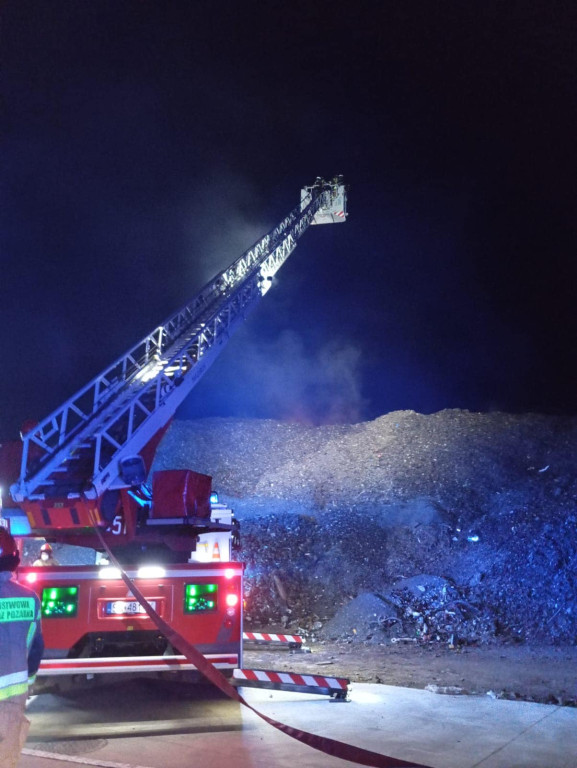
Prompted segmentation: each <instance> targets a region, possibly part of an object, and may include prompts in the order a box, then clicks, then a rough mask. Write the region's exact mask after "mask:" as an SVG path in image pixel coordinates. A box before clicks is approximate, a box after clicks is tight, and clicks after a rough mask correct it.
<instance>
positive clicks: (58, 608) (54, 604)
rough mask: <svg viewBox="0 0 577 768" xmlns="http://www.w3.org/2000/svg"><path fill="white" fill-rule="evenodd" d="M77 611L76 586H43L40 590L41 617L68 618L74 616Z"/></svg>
mask: <svg viewBox="0 0 577 768" xmlns="http://www.w3.org/2000/svg"><path fill="white" fill-rule="evenodd" d="M77 611H78V587H45V588H44V589H43V590H42V606H41V613H42V618H44V619H57V618H62V617H69V618H70V617H73V616H76V612H77Z"/></svg>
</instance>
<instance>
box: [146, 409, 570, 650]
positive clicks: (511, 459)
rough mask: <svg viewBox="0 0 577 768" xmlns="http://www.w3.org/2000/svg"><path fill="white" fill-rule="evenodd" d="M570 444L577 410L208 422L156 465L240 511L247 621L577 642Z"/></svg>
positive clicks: (367, 633) (331, 631)
mask: <svg viewBox="0 0 577 768" xmlns="http://www.w3.org/2000/svg"><path fill="white" fill-rule="evenodd" d="M576 449H577V420H576V419H571V418H561V417H555V416H543V415H538V414H521V415H513V414H505V413H484V414H480V413H471V412H469V411H461V410H446V411H440V412H439V413H434V414H431V415H422V414H418V413H415V412H413V411H399V412H394V413H390V414H387V415H385V416H382V417H380V418H378V419H375V420H374V421H369V422H364V423H358V424H350V425H346V424H340V425H330V426H320V427H313V426H310V425H303V424H295V423H284V422H275V421H271V420H247V419H201V420H198V421H189V422H185V421H176V422H175V423H174V424H173V425H172V426H171V428H170V430H169V431H168V433H167V435H166V436H165V438H164V440H163V442H162V444H161V446H160V449H159V452H158V455H157V460H156V464H155V469H168V468H192V469H195V470H197V471H199V472H204V473H206V474H209V475H212V477H213V485H214V487H215V489H216V490H218V491H219V493H220V496H221V499H222V500H223V501H225V502H226V503H228V504H229V505H230V506H231V507H232V508H233V509H234V510H235V513H236V517H237V518H238V520H239V521H240V524H241V542H242V550H241V553H240V554H239V559H242V560H243V561H244V562H245V563H246V564H247V571H246V577H247V625H248V626H251V625H252V626H254V627H267V628H272V627H276V628H277V629H278V630H279V631H280V630H281V629H282V630H285V631H287V630H290V631H298V632H299V633H302V634H305V636H308V637H310V638H317V639H318V638H322V637H324V636H331V637H336V638H340V640H341V641H342V642H348V641H351V642H358V641H359V640H362V641H363V642H372V643H375V642H383V643H389V642H393V641H397V642H400V638H409V639H410V640H411V641H415V642H418V643H424V642H426V643H444V644H454V645H466V644H485V643H491V642H494V641H502V642H508V643H511V642H515V643H522V642H533V643H541V644H542V643H547V644H575V643H576V642H577V512H576V509H577V503H576V502H577V475H576V473H575V467H574V457H575V455H576V453H577V450H576ZM421 587H423V589H421ZM353 630H356V632H354V631H353Z"/></svg>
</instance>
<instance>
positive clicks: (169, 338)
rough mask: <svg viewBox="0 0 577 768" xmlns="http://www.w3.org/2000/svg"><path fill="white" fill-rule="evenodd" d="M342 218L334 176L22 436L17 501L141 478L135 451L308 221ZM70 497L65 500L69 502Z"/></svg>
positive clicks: (88, 493)
mask: <svg viewBox="0 0 577 768" xmlns="http://www.w3.org/2000/svg"><path fill="white" fill-rule="evenodd" d="M345 219H346V190H345V186H344V184H343V181H342V177H337V178H335V179H333V180H332V181H330V182H325V181H323V180H322V179H320V178H317V180H316V182H315V184H314V185H312V186H311V187H305V188H304V189H303V191H302V193H301V203H300V205H299V206H298V207H297V208H295V209H294V210H293V211H291V213H289V215H288V216H287V217H286V218H285V219H284V220H283V221H282V222H281V223H280V224H279V225H278V226H277V227H276V228H275V229H274V230H272V232H269V233H268V234H266V235H265V236H264V237H263V238H261V239H260V240H259V241H258V242H257V243H255V245H253V247H252V248H250V249H249V250H247V251H246V252H245V253H243V254H242V256H240V258H238V259H237V260H236V261H234V262H233V263H232V264H231V265H230V266H229V267H228V268H227V269H225V270H224V271H223V272H221V273H220V274H218V275H217V276H216V277H215V278H214V279H213V280H211V281H210V282H209V283H208V284H207V285H206V286H205V287H204V288H203V289H202V291H200V293H199V294H198V295H197V296H195V297H194V298H193V299H192V301H190V302H189V303H188V304H187V305H186V306H184V307H183V308H182V309H180V310H179V311H178V312H176V313H175V314H174V315H173V316H172V317H170V318H169V319H168V320H167V321H166V322H165V323H164V324H163V325H160V326H158V327H157V328H155V329H154V331H152V333H150V334H149V335H148V336H146V337H145V338H144V339H142V341H140V342H139V343H138V344H136V346H134V347H133V348H132V349H131V350H130V351H129V352H128V353H126V354H125V355H124V356H123V357H121V358H119V359H118V360H117V361H116V362H115V363H113V364H112V365H111V366H110V367H109V368H107V369H106V370H105V371H104V372H103V373H101V374H100V375H98V376H96V377H95V378H94V379H93V380H92V381H91V382H90V383H89V384H87V385H86V386H85V387H84V388H83V389H81V390H80V391H79V392H77V393H76V394H75V395H74V396H73V397H71V398H70V399H69V400H68V401H67V402H65V403H64V404H63V405H62V406H61V407H60V408H58V409H57V410H55V411H54V412H53V413H52V414H50V415H49V416H48V417H47V418H45V419H44V420H43V421H41V422H40V423H39V424H37V425H36V426H34V427H33V429H32V430H30V431H29V432H28V433H27V434H25V435H23V443H24V445H23V455H22V467H21V475H20V479H19V480H18V482H17V483H15V484H14V485H13V486H12V488H11V493H12V496H13V498H14V499H15V501H17V502H35V501H38V502H40V503H41V502H42V500H44V499H56V498H58V499H66V500H74V499H75V498H80V497H82V498H84V499H99V498H101V497H102V495H103V494H104V493H105V492H106V491H107V490H110V489H115V488H126V487H129V486H135V485H137V484H139V483H141V482H144V480H145V477H144V476H143V473H144V466H143V462H142V459H141V458H140V454H141V452H142V451H143V450H144V449H145V448H146V446H148V445H150V444H151V443H152V442H153V441H154V438H155V436H157V435H158V434H159V433H160V434H161V433H162V430H163V429H164V428H166V426H167V425H168V424H169V423H170V420H171V419H172V417H173V415H174V413H175V411H176V409H177V408H178V406H179V405H180V404H181V403H182V402H183V400H184V399H185V398H186V397H187V396H188V394H189V393H190V391H191V390H192V389H193V387H194V386H195V385H196V384H197V383H198V381H199V380H200V379H201V377H202V376H203V375H204V373H205V372H206V371H207V369H208V368H209V366H210V365H211V364H212V363H213V362H214V360H215V359H216V357H217V355H218V354H219V352H220V351H221V350H222V348H223V347H224V345H225V344H226V342H227V341H228V339H229V337H230V336H231V334H232V332H233V331H234V329H235V328H236V327H237V325H238V324H240V322H241V321H242V320H243V319H244V318H245V317H246V315H247V313H248V312H249V311H250V310H251V309H252V308H253V307H254V306H255V305H256V303H257V302H258V300H259V299H260V298H261V297H262V296H263V295H264V294H265V293H266V291H267V290H268V288H269V287H270V285H271V282H272V278H273V276H274V275H275V273H276V272H277V270H278V269H279V268H280V267H281V266H282V264H283V263H284V262H285V261H286V259H287V258H288V256H289V255H290V254H291V253H292V251H293V250H294V249H295V247H296V244H297V241H298V240H299V238H300V237H301V236H302V235H303V234H304V232H305V231H306V230H307V228H308V227H309V226H310V225H311V224H317V223H330V222H339V221H344V220H345ZM69 503H70V502H69Z"/></svg>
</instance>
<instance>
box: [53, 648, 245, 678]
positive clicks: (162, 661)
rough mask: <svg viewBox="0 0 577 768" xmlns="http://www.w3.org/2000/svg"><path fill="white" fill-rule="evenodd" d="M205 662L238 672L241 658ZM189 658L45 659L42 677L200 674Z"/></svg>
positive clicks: (210, 656) (210, 657)
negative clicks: (148, 673)
mask: <svg viewBox="0 0 577 768" xmlns="http://www.w3.org/2000/svg"><path fill="white" fill-rule="evenodd" d="M205 658H206V659H207V660H208V661H210V662H211V664H212V665H213V666H214V667H216V668H217V669H228V670H230V669H234V668H235V667H237V666H238V655H237V654H236V653H234V654H223V653H218V654H217V653H214V654H210V653H209V654H207V655H206V656H205ZM196 669H197V667H196V666H195V665H194V664H192V663H191V662H190V661H189V660H188V659H187V658H186V657H185V656H113V657H106V658H81V659H43V660H42V661H41V662H40V669H39V670H38V676H39V677H42V676H43V675H79V674H80V675H81V674H85V675H95V674H113V673H117V674H118V673H127V672H189V671H193V670H196Z"/></svg>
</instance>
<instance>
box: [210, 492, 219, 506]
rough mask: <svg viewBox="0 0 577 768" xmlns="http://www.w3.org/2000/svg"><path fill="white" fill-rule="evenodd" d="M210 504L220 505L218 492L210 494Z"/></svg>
mask: <svg viewBox="0 0 577 768" xmlns="http://www.w3.org/2000/svg"><path fill="white" fill-rule="evenodd" d="M210 503H211V504H218V493H216V491H213V492H212V493H211V494H210Z"/></svg>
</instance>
